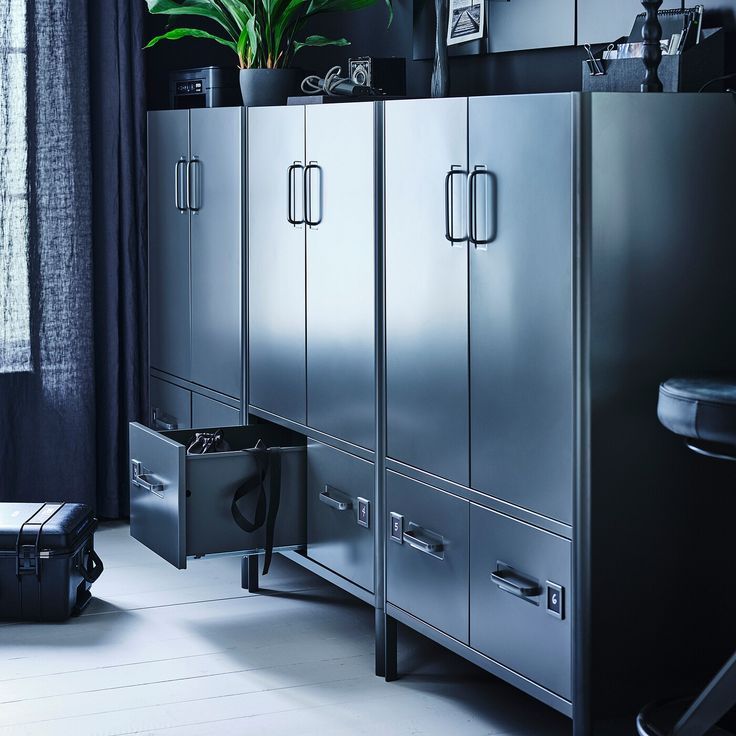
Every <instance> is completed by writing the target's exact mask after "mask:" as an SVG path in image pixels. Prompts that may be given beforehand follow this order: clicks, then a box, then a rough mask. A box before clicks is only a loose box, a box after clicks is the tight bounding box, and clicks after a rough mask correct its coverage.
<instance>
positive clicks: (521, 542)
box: [470, 504, 572, 700]
mask: <svg viewBox="0 0 736 736" xmlns="http://www.w3.org/2000/svg"><path fill="white" fill-rule="evenodd" d="M571 546H572V545H571V543H570V541H569V540H567V539H563V538H561V537H557V536H555V535H554V534H550V533H549V532H545V531H542V530H541V529H537V528H536V527H533V526H530V525H529V524H524V523H523V522H520V521H516V520H515V519H512V518H511V517H509V516H505V515H503V514H498V513H496V512H495V511H490V510H489V509H484V508H482V507H480V506H476V505H475V504H471V505H470V646H471V647H473V648H474V649H477V650H478V651H480V652H482V653H483V654H485V655H487V656H488V657H490V658H491V659H494V660H495V661H497V662H499V663H501V664H502V665H504V666H505V667H508V668H510V669H512V670H514V672H517V673H518V674H520V675H522V676H523V677H527V678H529V679H530V680H532V681H534V682H536V683H537V684H539V685H541V686H542V687H544V688H547V689H548V690H551V691H552V692H554V693H556V694H557V695H560V696H562V697H563V698H566V699H568V700H571V699H572V674H571V654H572V651H571V642H572V637H571V625H570V613H571V611H572V596H571V587H570V582H571V577H572V567H571V559H572V556H571V552H572V550H571Z"/></svg>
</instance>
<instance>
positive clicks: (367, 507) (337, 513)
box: [307, 440, 375, 592]
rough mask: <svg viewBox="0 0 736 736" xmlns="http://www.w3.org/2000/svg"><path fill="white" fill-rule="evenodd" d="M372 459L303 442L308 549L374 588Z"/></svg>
mask: <svg viewBox="0 0 736 736" xmlns="http://www.w3.org/2000/svg"><path fill="white" fill-rule="evenodd" d="M374 485H375V484H374V465H373V463H371V462H368V461H366V460H361V459H360V458H357V457H354V456H352V455H349V454H347V453H345V452H342V451H341V450H336V449H334V448H332V447H328V446H327V445H324V444H322V443H320V442H316V441H315V440H310V441H309V443H308V445H307V514H308V522H307V554H308V555H309V557H311V558H312V559H313V560H315V561H316V562H319V563H320V564H321V565H324V566H325V567H328V568H329V569H330V570H333V571H334V572H336V573H337V574H338V575H342V576H343V577H344V578H347V579H348V580H350V581H352V582H353V583H355V584H356V585H360V586H361V587H362V588H365V589H366V590H368V591H371V592H373V588H374V586H373V568H374V563H373V554H374V547H373V538H374V529H375V519H374V518H373V516H374V510H375V503H374V498H375V489H374Z"/></svg>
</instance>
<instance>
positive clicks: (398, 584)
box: [386, 471, 469, 644]
mask: <svg viewBox="0 0 736 736" xmlns="http://www.w3.org/2000/svg"><path fill="white" fill-rule="evenodd" d="M386 504H387V509H386V511H387V514H388V518H387V522H386V525H387V541H386V595H387V599H388V601H389V602H390V603H393V604H394V605H395V606H398V607H399V608H401V609H403V610H404V611H407V612H408V613H411V614H412V615H414V616H416V617H417V618H419V619H421V620H422V621H425V622H426V623H428V624H430V625H431V626H434V627H435V628H437V629H439V630H440V631H443V632H444V633H446V634H449V635H450V636H452V637H454V638H455V639H457V640H458V641H461V642H463V643H465V644H467V643H468V507H469V504H468V502H467V501H466V500H465V499H462V498H458V497H457V496H453V495H452V494H450V493H445V492H444V491H440V490H438V489H436V488H433V487H432V486H428V485H426V484H425V483H420V482H419V481H415V480H411V479H409V478H405V477H404V476H402V475H399V474H397V473H394V472H392V471H388V472H387V473H386Z"/></svg>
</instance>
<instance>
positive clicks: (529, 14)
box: [486, 0, 619, 52]
mask: <svg viewBox="0 0 736 736" xmlns="http://www.w3.org/2000/svg"><path fill="white" fill-rule="evenodd" d="M618 1H619V0H616V2H618ZM610 4H611V5H613V4H615V3H610ZM575 5H576V2H575V0H546V1H545V2H543V3H540V2H539V0H514V1H513V2H494V0H490V2H487V3H486V8H487V10H488V21H487V25H488V33H489V38H490V41H489V46H490V51H492V52H499V51H519V50H522V49H541V48H549V47H553V46H574V45H575Z"/></svg>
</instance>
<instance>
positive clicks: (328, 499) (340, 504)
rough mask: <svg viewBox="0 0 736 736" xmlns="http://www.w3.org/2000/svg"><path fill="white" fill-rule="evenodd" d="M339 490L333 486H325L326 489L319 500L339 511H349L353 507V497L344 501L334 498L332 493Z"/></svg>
mask: <svg viewBox="0 0 736 736" xmlns="http://www.w3.org/2000/svg"><path fill="white" fill-rule="evenodd" d="M335 491H337V489H336V488H332V486H325V489H324V491H322V492H321V493H320V494H319V500H320V501H321V502H322V503H323V504H325V506H329V507H330V508H332V509H337V510H338V511H349V510H350V509H351V508H353V501H352V499H345V500H344V501H340V500H339V499H337V498H334V497H333V496H331V495H330V493H331V492H332V493H334V492H335ZM337 493H340V491H337Z"/></svg>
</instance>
